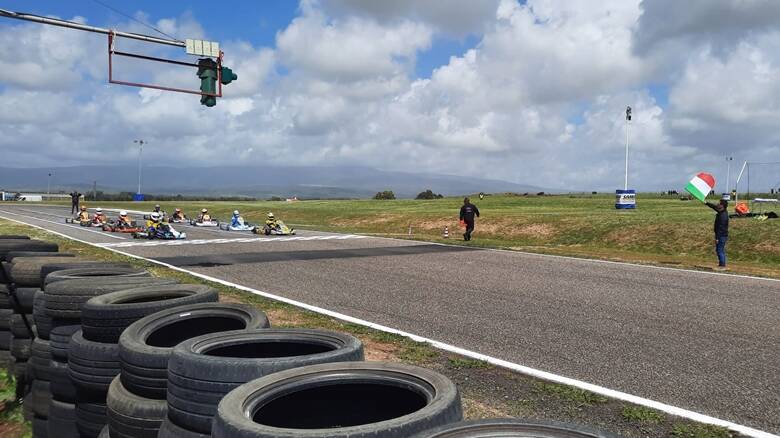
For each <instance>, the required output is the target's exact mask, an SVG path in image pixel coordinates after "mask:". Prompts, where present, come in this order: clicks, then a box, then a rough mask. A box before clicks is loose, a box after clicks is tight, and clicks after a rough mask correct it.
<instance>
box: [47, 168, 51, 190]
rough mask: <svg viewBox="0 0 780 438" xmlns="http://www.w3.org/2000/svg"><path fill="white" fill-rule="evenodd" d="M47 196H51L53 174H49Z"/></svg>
mask: <svg viewBox="0 0 780 438" xmlns="http://www.w3.org/2000/svg"><path fill="white" fill-rule="evenodd" d="M46 194H47V195H51V172H49V179H48V180H47V182H46Z"/></svg>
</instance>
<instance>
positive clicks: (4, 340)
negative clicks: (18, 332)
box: [0, 330, 11, 351]
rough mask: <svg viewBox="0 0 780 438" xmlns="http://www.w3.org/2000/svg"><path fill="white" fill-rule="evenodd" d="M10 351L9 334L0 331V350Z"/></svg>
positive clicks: (5, 331)
mask: <svg viewBox="0 0 780 438" xmlns="http://www.w3.org/2000/svg"><path fill="white" fill-rule="evenodd" d="M10 349H11V332H9V331H7V330H0V350H2V351H9V350H10Z"/></svg>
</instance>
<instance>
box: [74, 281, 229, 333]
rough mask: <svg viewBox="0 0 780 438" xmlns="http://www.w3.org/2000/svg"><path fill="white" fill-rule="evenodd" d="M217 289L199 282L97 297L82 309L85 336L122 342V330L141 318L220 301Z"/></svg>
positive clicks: (151, 287)
mask: <svg viewBox="0 0 780 438" xmlns="http://www.w3.org/2000/svg"><path fill="white" fill-rule="evenodd" d="M218 300H219V295H218V293H217V291H216V290H215V289H214V288H211V287H208V286H205V285H198V284H171V285H156V286H146V287H140V288H135V289H126V290H121V291H117V292H111V293H107V294H104V295H100V296H97V297H94V298H92V299H90V300H89V301H87V302H86V303H84V305H83V306H82V308H81V321H82V322H81V323H82V327H83V329H84V337H86V338H87V339H91V340H94V341H100V342H118V341H119V336H120V335H121V334H122V332H123V331H124V330H125V329H126V328H127V327H129V326H130V324H132V323H134V322H135V321H138V320H139V319H141V318H143V317H145V316H148V315H151V314H153V313H156V312H159V311H161V310H165V309H170V308H172V307H178V306H183V305H187V304H196V303H207V302H216V301H218Z"/></svg>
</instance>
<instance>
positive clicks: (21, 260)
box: [11, 257, 84, 288]
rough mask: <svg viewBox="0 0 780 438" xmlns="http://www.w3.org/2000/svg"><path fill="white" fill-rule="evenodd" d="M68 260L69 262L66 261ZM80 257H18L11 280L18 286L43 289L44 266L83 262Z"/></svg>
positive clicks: (12, 269)
mask: <svg viewBox="0 0 780 438" xmlns="http://www.w3.org/2000/svg"><path fill="white" fill-rule="evenodd" d="M65 260H67V262H66V261H65ZM83 261H84V259H81V258H78V257H67V258H63V257H17V258H15V259H14V262H13V263H12V264H11V279H12V280H13V282H14V283H15V284H16V285H17V286H25V287H38V288H39V287H41V268H42V267H43V266H44V265H48V264H52V263H57V264H72V263H79V262H83Z"/></svg>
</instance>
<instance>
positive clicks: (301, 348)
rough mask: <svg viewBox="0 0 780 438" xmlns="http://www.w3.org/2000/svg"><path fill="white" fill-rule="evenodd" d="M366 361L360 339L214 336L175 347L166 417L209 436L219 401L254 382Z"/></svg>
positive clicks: (281, 332) (296, 332)
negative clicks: (328, 365)
mask: <svg viewBox="0 0 780 438" xmlns="http://www.w3.org/2000/svg"><path fill="white" fill-rule="evenodd" d="M362 360H363V345H362V343H361V342H360V340H359V339H357V338H355V337H354V336H351V335H347V334H344V333H336V332H328V331H323V330H310V329H258V330H239V331H232V332H221V333H212V334H208V335H204V336H199V337H197V338H193V339H190V340H187V341H184V342H182V343H181V344H179V345H177V346H176V347H175V348H174V349H173V352H172V354H171V358H170V359H169V361H168V405H169V406H170V408H171V409H170V411H169V412H168V416H169V417H170V419H171V421H173V422H174V423H176V424H179V425H182V426H186V427H187V428H188V429H191V430H194V431H198V432H202V433H210V432H211V425H212V419H213V417H214V415H215V414H216V412H217V405H218V404H219V401H220V400H221V399H222V398H223V397H224V396H225V394H227V393H228V392H230V391H232V390H233V389H235V388H237V387H238V386H240V385H242V384H244V383H246V382H249V381H251V380H254V379H257V378H260V377H264V376H267V375H269V374H273V373H275V372H279V371H282V370H287V369H290V368H297V367H301V366H306V365H314V364H321V363H332V362H352V361H362Z"/></svg>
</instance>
